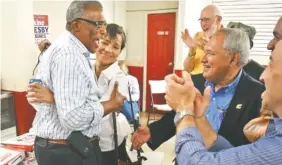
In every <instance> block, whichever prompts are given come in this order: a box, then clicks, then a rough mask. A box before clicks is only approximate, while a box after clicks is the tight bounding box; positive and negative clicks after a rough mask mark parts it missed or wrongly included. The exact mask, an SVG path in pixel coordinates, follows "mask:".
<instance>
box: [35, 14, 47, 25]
mask: <svg viewBox="0 0 282 165" xmlns="http://www.w3.org/2000/svg"><path fill="white" fill-rule="evenodd" d="M33 19H34V26H48V15H33Z"/></svg>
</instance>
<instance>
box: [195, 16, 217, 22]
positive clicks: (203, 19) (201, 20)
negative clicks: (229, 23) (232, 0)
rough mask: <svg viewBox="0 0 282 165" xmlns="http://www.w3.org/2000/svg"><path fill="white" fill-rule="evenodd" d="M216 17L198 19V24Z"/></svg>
mask: <svg viewBox="0 0 282 165" xmlns="http://www.w3.org/2000/svg"><path fill="white" fill-rule="evenodd" d="M216 16H217V15H216ZM216 16H213V17H203V18H199V21H200V22H208V21H210V20H211V19H213V18H215V17H216Z"/></svg>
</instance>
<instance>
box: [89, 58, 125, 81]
mask: <svg viewBox="0 0 282 165" xmlns="http://www.w3.org/2000/svg"><path fill="white" fill-rule="evenodd" d="M94 68H95V67H94ZM118 73H123V71H122V70H121V69H120V67H119V65H118V62H115V63H113V64H112V65H110V66H109V67H108V68H107V69H105V70H103V71H102V72H101V76H102V75H103V76H104V77H106V78H107V79H108V80H111V79H112V78H113V77H114V76H115V75H116V74H118Z"/></svg>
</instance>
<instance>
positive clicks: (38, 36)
mask: <svg viewBox="0 0 282 165" xmlns="http://www.w3.org/2000/svg"><path fill="white" fill-rule="evenodd" d="M33 18H34V37H35V43H36V44H38V43H39V42H40V41H42V40H44V39H46V38H47V35H48V34H49V33H48V29H49V24H48V15H33Z"/></svg>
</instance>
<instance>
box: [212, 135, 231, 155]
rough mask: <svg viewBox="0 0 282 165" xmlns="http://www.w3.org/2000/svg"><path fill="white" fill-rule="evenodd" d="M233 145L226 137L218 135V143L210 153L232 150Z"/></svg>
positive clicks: (215, 143) (214, 144)
mask: <svg viewBox="0 0 282 165" xmlns="http://www.w3.org/2000/svg"><path fill="white" fill-rule="evenodd" d="M232 147H233V146H232V144H230V143H229V141H228V140H226V139H225V138H224V137H222V136H220V135H217V138H216V141H215V142H214V143H213V145H212V146H211V148H209V151H210V152H218V151H221V150H223V149H228V148H232Z"/></svg>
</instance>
